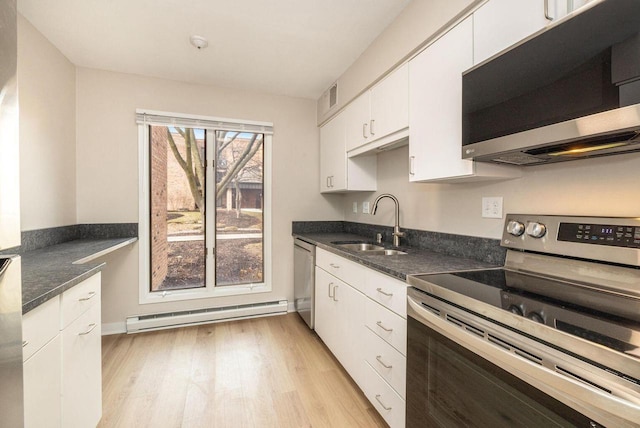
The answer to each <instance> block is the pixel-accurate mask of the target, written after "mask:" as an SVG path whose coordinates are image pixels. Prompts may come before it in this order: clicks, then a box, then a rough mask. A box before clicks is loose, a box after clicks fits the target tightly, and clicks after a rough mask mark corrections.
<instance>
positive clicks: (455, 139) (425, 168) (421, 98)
mask: <svg viewBox="0 0 640 428" xmlns="http://www.w3.org/2000/svg"><path fill="white" fill-rule="evenodd" d="M472 32H473V25H472V21H471V18H467V19H465V20H464V21H463V22H461V23H460V24H459V25H457V26H456V27H455V28H453V29H452V30H451V31H449V32H448V33H447V34H445V35H444V36H442V37H441V38H440V39H438V40H437V41H436V42H435V43H433V44H432V45H431V46H429V47H428V48H427V49H425V50H424V51H423V52H422V53H420V55H418V56H417V57H415V58H414V59H413V60H411V62H410V63H409V82H410V86H411V92H410V96H409V103H410V106H409V111H410V112H411V113H410V119H409V131H410V137H409V180H410V181H424V180H432V179H439V178H443V177H455V176H461V175H470V174H472V173H473V161H470V160H464V159H462V118H461V116H462V72H463V71H464V70H466V69H467V68H469V67H471V65H472V61H473V47H472V38H471V37H472Z"/></svg>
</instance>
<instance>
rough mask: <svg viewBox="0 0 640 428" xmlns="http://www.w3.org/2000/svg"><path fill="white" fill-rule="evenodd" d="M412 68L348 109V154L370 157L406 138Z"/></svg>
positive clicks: (398, 72)
mask: <svg viewBox="0 0 640 428" xmlns="http://www.w3.org/2000/svg"><path fill="white" fill-rule="evenodd" d="M408 101H409V74H408V66H407V64H404V65H403V66H401V67H400V68H398V69H396V70H395V71H394V72H392V73H391V74H389V75H388V76H387V77H385V78H384V79H383V80H382V81H380V82H379V83H378V84H377V85H375V86H374V87H373V88H371V89H370V90H369V91H367V92H365V93H364V94H362V95H360V96H359V97H358V98H356V99H355V100H354V101H352V102H351V103H350V104H349V105H348V106H347V108H346V109H345V114H346V117H347V123H346V138H347V151H348V152H349V155H350V156H353V155H358V154H361V153H366V152H368V151H371V150H374V149H376V148H379V147H382V146H385V145H387V144H390V143H393V142H396V141H398V140H401V139H403V138H405V137H406V136H407V134H408V131H407V127H408V126H409V102H408Z"/></svg>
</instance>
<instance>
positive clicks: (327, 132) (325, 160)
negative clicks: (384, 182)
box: [320, 112, 377, 193]
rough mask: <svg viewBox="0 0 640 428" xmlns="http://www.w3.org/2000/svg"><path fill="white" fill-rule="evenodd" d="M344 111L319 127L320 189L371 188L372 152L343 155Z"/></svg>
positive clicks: (373, 175)
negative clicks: (359, 154) (353, 155)
mask: <svg viewBox="0 0 640 428" xmlns="http://www.w3.org/2000/svg"><path fill="white" fill-rule="evenodd" d="M346 117H347V116H346V112H341V113H339V114H338V115H336V116H335V117H334V118H333V119H331V120H330V121H329V122H327V123H326V124H324V125H323V126H322V127H321V128H320V192H321V193H331V192H335V193H339V192H348V191H375V190H376V184H377V181H376V171H377V160H376V156H375V155H366V156H357V157H352V158H347V151H346V147H345V132H346V128H345V120H346Z"/></svg>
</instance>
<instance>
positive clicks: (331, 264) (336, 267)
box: [329, 263, 340, 269]
mask: <svg viewBox="0 0 640 428" xmlns="http://www.w3.org/2000/svg"><path fill="white" fill-rule="evenodd" d="M329 266H331V267H332V268H334V269H340V265H337V264H334V263H329Z"/></svg>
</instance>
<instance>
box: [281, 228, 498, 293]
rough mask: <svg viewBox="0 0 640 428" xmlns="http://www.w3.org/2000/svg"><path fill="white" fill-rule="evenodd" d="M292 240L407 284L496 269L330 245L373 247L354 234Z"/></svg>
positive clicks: (416, 253)
mask: <svg viewBox="0 0 640 428" xmlns="http://www.w3.org/2000/svg"><path fill="white" fill-rule="evenodd" d="M293 236H294V237H297V238H300V239H302V240H303V241H306V242H309V243H311V244H315V245H316V246H317V247H319V248H323V249H325V250H327V251H330V252H332V253H334V254H337V255H339V256H342V257H344V258H346V259H349V260H353V261H355V262H357V263H360V264H362V265H364V266H367V267H370V268H373V269H375V270H377V271H380V272H382V273H385V274H387V275H390V276H393V277H395V278H398V279H401V280H403V281H405V280H406V278H407V275H417V274H433V273H445V272H453V271H461V270H474V269H486V268H490V267H496V266H497V265H496V264H491V263H487V262H483V261H478V260H474V259H471V258H465V257H458V256H453V255H448V254H445V253H441V252H436V251H431V250H428V249H424V248H417V247H402V246H401V247H398V248H397V249H399V250H402V251H405V252H406V253H407V254H404V255H394V256H384V255H371V254H367V253H366V252H357V251H351V250H345V249H344V248H341V247H339V246H338V245H336V244H333V242H338V241H363V242H371V243H374V241H373V240H372V239H371V238H369V237H366V236H362V235H357V234H353V233H340V232H337V233H334V232H328V233H294V234H293ZM382 245H383V246H384V247H385V248H393V247H391V246H390V245H389V244H388V243H387V244H384V243H383V244H382Z"/></svg>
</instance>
